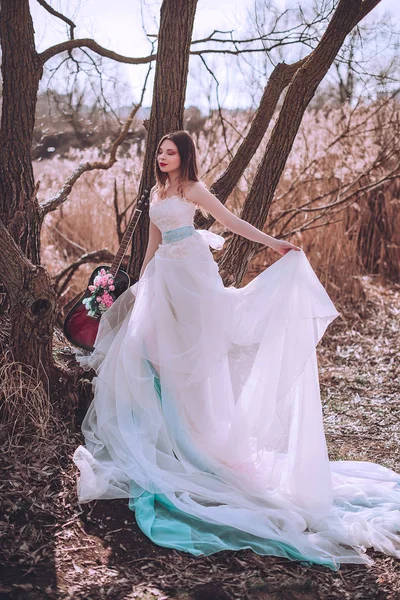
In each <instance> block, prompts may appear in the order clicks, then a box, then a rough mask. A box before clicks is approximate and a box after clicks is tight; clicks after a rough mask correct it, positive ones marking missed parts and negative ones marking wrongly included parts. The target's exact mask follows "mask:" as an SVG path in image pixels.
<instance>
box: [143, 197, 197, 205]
mask: <svg viewBox="0 0 400 600" xmlns="http://www.w3.org/2000/svg"><path fill="white" fill-rule="evenodd" d="M172 198H178V199H179V200H182V201H183V202H187V203H188V204H192V205H193V206H195V204H194V202H192V201H191V200H188V199H187V198H185V197H184V196H178V194H173V195H172V196H167V197H166V198H161V199H159V200H152V201H151V202H150V206H155V205H156V204H161V203H162V202H166V201H167V200H171V199H172Z"/></svg>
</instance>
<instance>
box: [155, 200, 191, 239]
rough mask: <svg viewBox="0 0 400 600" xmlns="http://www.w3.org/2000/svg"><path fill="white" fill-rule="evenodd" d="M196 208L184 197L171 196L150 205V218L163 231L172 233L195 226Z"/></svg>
mask: <svg viewBox="0 0 400 600" xmlns="http://www.w3.org/2000/svg"><path fill="white" fill-rule="evenodd" d="M195 212H196V206H195V204H194V203H193V202H191V201H190V200H186V198H183V197H182V196H176V195H174V196H169V197H168V198H164V199H163V200H160V199H158V198H157V199H156V200H153V201H152V202H151V203H150V208H149V217H150V219H151V221H153V223H154V224H155V225H156V226H157V227H158V229H159V230H160V231H161V232H163V231H170V230H171V229H177V228H178V227H185V226H186V225H193V217H194V214H195Z"/></svg>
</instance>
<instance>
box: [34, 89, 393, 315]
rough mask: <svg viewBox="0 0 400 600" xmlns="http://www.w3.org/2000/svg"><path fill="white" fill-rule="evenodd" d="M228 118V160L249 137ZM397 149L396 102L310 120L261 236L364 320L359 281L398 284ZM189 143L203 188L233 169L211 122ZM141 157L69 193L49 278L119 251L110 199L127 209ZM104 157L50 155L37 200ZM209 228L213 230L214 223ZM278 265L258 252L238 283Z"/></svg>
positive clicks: (72, 290) (233, 204)
mask: <svg viewBox="0 0 400 600" xmlns="http://www.w3.org/2000/svg"><path fill="white" fill-rule="evenodd" d="M226 116H227V117H229V120H230V121H231V122H232V127H228V130H227V143H228V146H229V148H230V150H231V151H232V153H233V154H234V153H235V150H236V148H237V147H238V145H239V144H240V141H241V137H240V135H238V133H237V132H241V133H242V134H245V133H246V130H247V128H248V126H249V121H250V118H251V114H250V113H243V112H241V113H238V114H237V115H232V114H229V115H226ZM399 140H400V119H399V106H398V103H397V102H396V100H394V99H391V100H389V99H386V100H385V99H383V100H381V101H379V102H377V103H375V104H373V105H369V106H364V105H362V104H360V105H359V106H357V107H356V108H355V109H350V108H349V107H342V108H340V109H336V110H332V111H327V112H323V111H318V112H313V111H309V112H308V113H307V114H306V116H305V118H304V120H303V123H302V125H301V129H300V131H299V134H298V136H297V138H296V141H295V144H294V147H293V150H292V153H291V155H290V157H289V160H288V163H287V166H286V169H285V172H284V174H283V175H282V178H281V181H280V184H279V187H278V189H277V192H276V195H275V200H274V203H273V205H272V207H271V210H270V214H269V217H268V221H267V223H266V227H265V231H266V232H268V233H270V234H271V235H275V236H277V237H287V238H288V239H290V240H291V241H293V242H294V243H296V244H299V245H301V246H302V248H303V249H304V251H305V252H306V254H307V256H308V258H309V260H310V262H311V264H312V265H313V267H314V268H315V270H316V271H317V273H318V275H319V277H320V279H321V281H322V283H323V285H324V286H325V287H326V288H327V290H328V292H329V294H330V295H331V296H332V298H333V299H334V300H340V299H342V298H343V297H345V298H346V299H348V300H350V301H352V302H353V305H354V306H355V307H359V308H360V311H361V313H362V310H363V306H364V305H365V297H364V295H363V288H362V285H360V281H359V278H360V277H362V276H364V275H366V274H373V275H383V276H385V277H389V278H390V279H392V280H398V278H399V277H400V266H399V265H400V168H399V167H400V165H399V158H398V157H399V153H400V142H399ZM266 142H267V139H265V140H263V142H262V144H261V146H260V148H259V149H258V150H257V152H256V155H255V156H254V159H253V160H252V162H251V163H250V165H249V167H248V168H247V169H246V172H245V174H244V176H243V177H242V178H241V180H240V181H239V184H238V186H237V188H236V189H235V190H234V192H233V193H232V195H231V198H230V199H229V201H228V207H229V208H230V209H231V210H233V211H234V212H240V207H241V205H242V203H243V200H244V198H245V195H246V191H247V190H248V189H249V187H250V185H251V182H252V180H253V178H254V175H255V171H256V168H257V165H258V163H259V161H260V159H261V156H262V154H263V152H264V150H265V145H266ZM196 143H197V147H198V159H199V165H200V173H201V174H202V176H203V178H204V179H205V181H206V182H207V183H208V184H210V183H212V182H213V181H214V180H215V179H216V178H217V177H218V175H219V174H220V173H222V172H223V171H224V169H225V168H226V167H227V165H228V164H229V160H230V158H229V154H228V152H227V149H226V146H225V143H224V141H223V134H222V130H221V126H220V125H219V123H218V120H217V118H216V117H212V118H209V119H208V120H207V121H206V122H205V124H204V128H203V130H202V131H200V132H198V134H197V135H196ZM143 151H144V142H143V144H142V146H134V147H133V146H132V147H131V148H130V149H128V150H125V152H124V154H123V155H122V157H121V158H120V159H119V161H118V163H117V164H116V165H115V166H114V167H113V169H112V170H110V171H107V172H104V173H100V172H91V173H87V174H86V175H85V176H84V177H83V178H82V179H81V180H80V181H79V182H78V183H77V184H76V186H75V187H74V189H73V192H72V194H71V198H70V200H68V202H67V203H66V204H65V205H63V206H62V207H61V209H60V210H58V211H56V212H55V213H52V214H50V215H48V217H47V218H46V220H45V224H44V230H43V259H44V263H45V264H46V265H47V266H48V268H49V270H50V272H51V273H52V274H53V275H55V274H56V273H58V272H59V271H61V270H62V269H63V268H64V267H65V266H67V265H68V264H70V263H72V262H73V261H75V260H77V259H78V258H79V257H80V256H81V255H82V254H84V253H86V252H90V251H94V250H99V249H102V248H108V249H109V250H111V251H112V252H115V251H116V250H117V248H118V238H117V233H116V220H115V211H114V202H115V199H116V200H117V203H118V206H119V210H120V212H121V211H123V210H125V209H126V208H127V207H129V206H130V203H131V202H132V199H133V198H134V196H135V192H136V190H137V186H138V183H139V178H140V173H141V169H142V157H143ZM101 158H102V153H101V152H100V151H99V150H97V149H88V150H85V151H77V150H74V151H72V152H71V153H70V155H69V157H68V158H67V159H65V158H61V157H58V156H54V157H53V158H52V159H51V160H47V161H41V162H38V163H36V165H35V170H36V175H37V178H38V179H39V180H40V182H41V185H40V189H41V194H42V196H43V197H45V196H46V197H48V196H51V195H52V194H53V193H54V192H55V191H56V190H57V189H58V187H60V185H61V184H62V183H63V181H64V180H65V178H66V177H67V175H68V174H69V173H70V172H71V171H72V170H73V169H74V168H76V166H77V164H78V163H79V162H82V161H86V160H99V159H101ZM115 194H116V195H117V198H115ZM331 205H333V207H332V206H331ZM330 206H331V208H329V207H330ZM324 207H325V208H324ZM326 207H328V208H326ZM129 213H130V210H129V211H128V215H129ZM316 217H318V218H317V220H316V221H314V219H315V218H316ZM125 222H126V221H125ZM215 228H216V230H218V229H219V227H218V225H217V224H216V225H215ZM276 258H277V257H276V256H275V253H272V252H271V251H270V250H269V249H266V248H263V247H260V252H259V253H258V254H257V255H256V257H255V258H254V259H253V261H252V263H251V264H250V265H249V269H248V274H247V277H246V279H245V280H244V282H243V283H247V281H249V280H250V279H251V278H252V277H254V275H256V274H257V273H258V272H259V271H260V270H261V269H263V268H265V267H266V266H267V265H268V264H270V263H271V262H273V261H274V260H276ZM92 268H93V265H83V266H82V267H80V269H79V271H78V272H77V273H76V274H75V275H74V277H73V278H72V280H71V281H70V282H69V284H68V286H67V288H66V289H65V291H64V292H63V294H62V297H61V298H60V305H61V306H63V305H65V303H66V302H67V301H68V300H70V299H71V298H73V297H74V296H75V295H76V294H78V293H79V292H80V291H82V290H83V289H84V288H85V287H86V283H87V278H88V275H89V274H90V272H91V271H92Z"/></svg>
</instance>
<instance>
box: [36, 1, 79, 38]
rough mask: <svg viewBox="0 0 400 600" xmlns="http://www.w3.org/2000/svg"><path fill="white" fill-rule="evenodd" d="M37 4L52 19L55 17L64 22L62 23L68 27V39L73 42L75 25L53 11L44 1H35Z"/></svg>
mask: <svg viewBox="0 0 400 600" xmlns="http://www.w3.org/2000/svg"><path fill="white" fill-rule="evenodd" d="M37 2H38V4H40V6H43V8H44V9H45V10H47V12H49V13H50V14H51V15H53V16H54V17H57V18H58V19H61V21H64V23H66V24H67V25H69V36H70V39H71V40H73V39H74V29H75V27H76V25H75V23H74V22H73V21H71V19H69V18H68V17H66V16H65V15H63V14H62V13H60V12H58V11H57V10H55V9H54V8H53V7H52V6H50V4H48V3H47V2H46V0H37Z"/></svg>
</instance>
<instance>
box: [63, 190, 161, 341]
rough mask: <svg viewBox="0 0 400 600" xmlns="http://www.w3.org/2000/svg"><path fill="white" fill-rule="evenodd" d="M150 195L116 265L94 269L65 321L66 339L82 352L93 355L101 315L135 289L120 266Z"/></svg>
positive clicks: (139, 205)
mask: <svg viewBox="0 0 400 600" xmlns="http://www.w3.org/2000/svg"><path fill="white" fill-rule="evenodd" d="M149 195H150V194H149V191H148V190H145V191H144V193H143V194H142V196H141V198H140V199H139V200H138V202H137V205H136V207H135V210H134V212H133V214H132V217H131V219H130V221H129V224H128V226H127V228H126V230H125V232H124V235H123V237H122V240H121V245H120V247H119V250H118V252H117V254H116V255H115V258H114V260H113V262H112V265H111V266H110V267H108V266H105V265H100V266H98V267H96V268H95V269H94V271H93V272H92V274H91V276H90V278H89V283H88V286H87V288H86V291H85V292H84V293H83V294H82V296H81V297H80V299H79V300H78V301H77V302H76V304H74V306H73V307H72V308H71V310H70V311H69V312H68V314H67V316H66V318H65V321H64V335H65V337H66V338H67V340H68V341H69V342H71V344H73V345H74V346H77V347H78V348H82V349H83V350H89V351H91V352H92V351H93V349H94V342H95V339H96V336H97V331H98V329H99V324H100V319H101V315H102V314H103V313H104V312H105V311H106V310H107V308H108V307H109V306H111V304H112V303H113V302H114V301H115V300H116V299H117V298H118V297H119V296H120V295H121V294H122V293H123V292H125V291H126V290H127V289H128V288H129V287H130V285H131V280H130V277H129V275H128V274H127V273H125V271H123V270H122V269H121V268H120V266H121V263H122V259H123V258H124V256H125V253H126V250H127V248H128V245H129V242H130V241H131V239H132V236H133V232H134V231H135V229H136V226H137V224H138V221H139V219H140V216H141V214H142V212H143V209H144V208H145V207H148V205H149Z"/></svg>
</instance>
